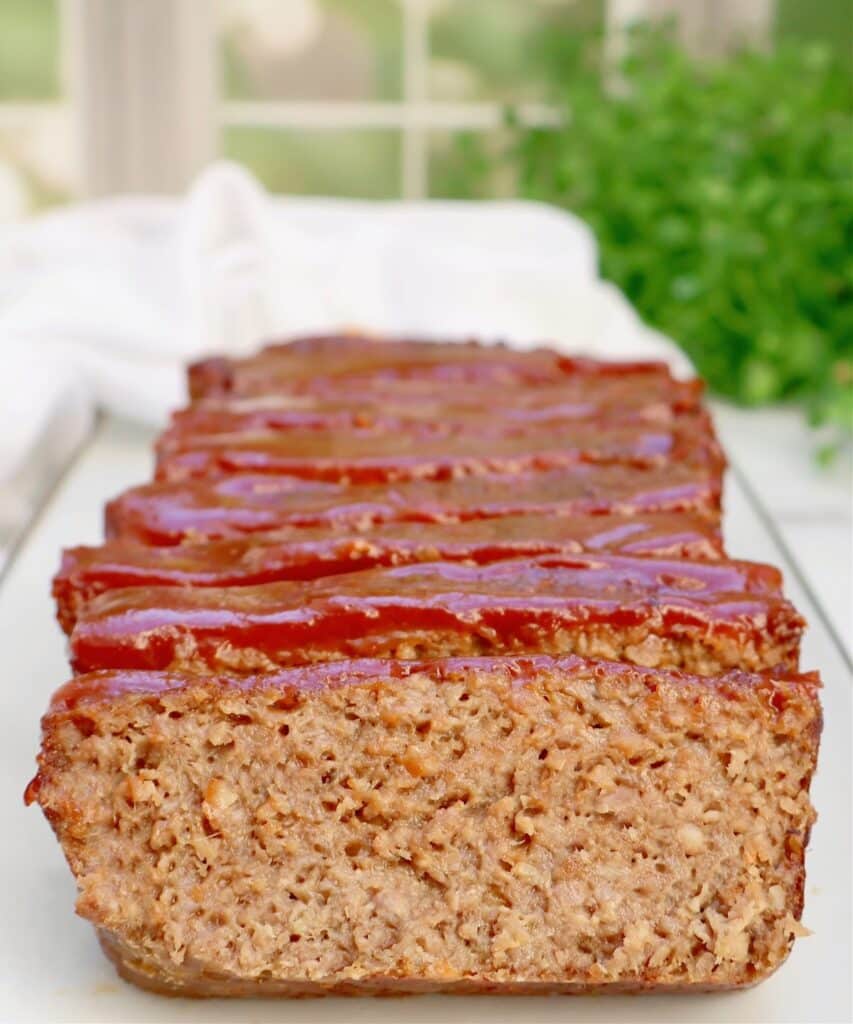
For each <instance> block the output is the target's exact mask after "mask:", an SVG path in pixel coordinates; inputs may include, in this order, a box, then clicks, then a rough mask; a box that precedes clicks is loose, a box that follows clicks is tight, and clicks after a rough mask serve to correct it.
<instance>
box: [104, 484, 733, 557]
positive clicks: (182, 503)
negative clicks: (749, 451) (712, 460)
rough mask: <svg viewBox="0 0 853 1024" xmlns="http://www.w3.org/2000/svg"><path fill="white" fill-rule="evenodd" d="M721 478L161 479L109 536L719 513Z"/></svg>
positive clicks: (110, 510) (110, 513) (211, 535)
mask: <svg viewBox="0 0 853 1024" xmlns="http://www.w3.org/2000/svg"><path fill="white" fill-rule="evenodd" d="M720 489H721V477H720V473H719V472H718V471H716V470H711V469H709V468H707V467H702V466H682V465H671V466H668V467H649V468H648V469H644V470H642V471H638V470H636V469H634V468H631V467H627V466H591V465H577V466H573V467H571V468H569V469H563V470H559V471H554V472H550V473H510V474H485V475H483V476H472V477H464V478H462V479H459V480H445V481H423V480H415V481H406V482H403V483H397V484H394V485H391V486H389V485H385V486H376V485H373V486H356V487H350V486H348V485H346V484H342V483H329V482H323V481H318V480H302V479H300V478H298V477H290V476H275V475H269V476H264V475H260V474H252V473H247V474H246V473H244V474H232V475H228V476H223V477H220V478H216V479H209V480H207V479H206V480H188V481H176V482H168V483H164V482H160V483H155V484H148V485H145V486H142V487H134V488H131V489H130V490H128V491H125V492H124V493H123V494H122V495H120V496H119V497H118V498H116V499H114V500H113V501H111V502H110V503H109V504H108V505H107V510H106V524H107V534H108V536H111V537H116V536H131V537H135V538H136V539H138V540H142V541H144V542H145V543H148V544H178V543H180V542H181V541H183V540H188V539H193V538H195V539H197V540H201V539H217V538H228V537H237V536H241V535H244V534H249V533H258V532H268V531H270V530H278V529H281V528H285V527H306V526H307V527H325V528H327V529H337V530H351V529H363V528H364V527H366V526H367V525H368V524H371V523H388V522H421V523H426V522H440V523H447V522H453V521H457V520H471V519H481V518H482V519H491V518H502V517H505V516H510V515H519V514H531V513H540V514H545V515H599V514H609V513H627V514H637V513H644V512H649V511H660V510H681V509H693V510H701V511H703V512H707V514H708V516H709V518H711V519H716V517H717V515H718V514H719V504H720Z"/></svg>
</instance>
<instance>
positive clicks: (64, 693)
mask: <svg viewBox="0 0 853 1024" xmlns="http://www.w3.org/2000/svg"><path fill="white" fill-rule="evenodd" d="M483 673H489V674H496V675H502V676H504V677H505V678H506V679H507V680H508V681H509V682H511V683H512V684H513V685H514V686H517V687H523V686H526V685H528V684H529V683H530V682H531V681H533V680H534V679H535V678H536V677H537V675H539V674H541V673H548V674H553V675H556V676H564V677H567V678H571V677H573V676H577V675H579V674H581V673H583V674H588V675H589V676H591V677H593V678H596V679H602V680H603V679H614V680H626V681H627V680H631V679H638V678H639V679H643V680H644V681H645V682H646V685H647V686H648V687H649V688H650V689H657V688H659V687H660V686H661V685H663V684H666V683H672V684H675V685H677V686H694V687H704V688H708V689H715V690H719V691H721V692H723V693H731V694H732V695H735V694H736V693H737V691H738V690H740V689H744V688H749V689H752V690H755V689H759V690H763V691H766V693H767V696H768V699H771V698H772V697H773V696H774V694H775V693H776V688H777V685H778V682H779V681H781V680H784V681H786V682H788V683H793V684H795V685H797V686H799V687H802V688H803V690H805V691H806V692H807V693H809V694H816V693H817V691H818V690H819V689H820V679H819V677H818V675H817V673H816V672H806V673H791V674H790V675H788V674H786V675H784V676H774V675H770V674H765V673H751V672H742V671H737V670H733V671H731V672H725V673H722V674H720V675H717V676H696V675H691V674H690V673H687V672H678V671H674V670H670V669H650V668H640V667H638V666H636V665H629V664H626V663H624V662H615V661H601V660H596V661H590V660H588V659H586V658H580V657H578V656H577V655H574V654H565V655H560V656H559V657H551V656H549V655H547V654H538V655H526V656H520V657H500V658H493V657H476V658H440V659H436V660H430V661H415V660H413V661H399V660H397V659H391V658H360V659H359V658H355V659H352V660H348V661H342V662H335V661H332V662H323V663H320V664H316V665H302V666H299V667H298V668H288V669H281V670H279V671H277V672H270V673H264V674H262V675H243V676H238V675H228V674H217V675H215V676H198V675H195V674H194V673H184V672H151V671H144V670H143V671H139V670H132V669H130V670H128V669H119V670H109V669H106V670H101V671H98V672H90V673H87V674H85V675H79V676H76V677H75V678H74V679H72V680H70V681H69V682H67V683H65V685H64V686H61V687H60V688H59V689H58V690H57V691H56V692H55V693H54V694H53V698H52V700H51V704H50V711H49V714H64V713H67V712H74V711H77V710H79V709H85V707H86V706H91V705H97V704H108V703H110V702H111V701H114V700H116V699H117V698H119V697H124V696H128V695H130V696H134V695H138V696H140V697H143V698H144V697H152V698H155V699H156V698H157V697H158V696H159V695H161V694H165V693H174V692H178V691H181V690H188V689H192V688H195V687H199V686H205V687H210V688H212V689H213V690H215V691H220V692H222V693H224V694H227V693H228V692H229V691H232V690H236V691H243V692H252V691H263V692H271V693H281V694H284V695H289V696H291V697H292V700H293V706H294V707H296V706H298V704H299V702H300V694H304V693H316V692H318V691H322V690H328V689H337V688H340V687H343V686H362V685H364V684H367V683H372V682H375V681H382V682H391V683H395V682H397V683H404V682H405V681H406V680H407V679H408V678H410V677H411V676H413V675H419V674H426V675H428V676H429V677H430V678H431V679H434V680H435V681H436V682H437V683H439V684H441V683H454V682H460V681H463V680H464V679H465V678H466V677H469V676H480V675H482V674H483ZM770 706H773V707H774V709H775V710H777V711H778V712H779V713H782V712H783V711H784V707H777V704H776V703H774V704H772V705H770Z"/></svg>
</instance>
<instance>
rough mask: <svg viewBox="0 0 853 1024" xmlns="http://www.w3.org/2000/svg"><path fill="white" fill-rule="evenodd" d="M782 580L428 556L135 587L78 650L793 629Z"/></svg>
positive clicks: (115, 596)
mask: <svg viewBox="0 0 853 1024" xmlns="http://www.w3.org/2000/svg"><path fill="white" fill-rule="evenodd" d="M780 588H781V576H780V574H779V573H778V571H777V570H775V569H773V568H772V567H770V566H764V565H759V564H756V563H747V562H728V561H722V562H720V561H717V562H698V561H691V562H685V561H674V560H666V559H650V558H628V557H623V556H616V555H596V556H575V557H573V558H571V559H569V558H559V557H549V556H545V557H540V558H535V559H514V560H510V561H506V562H496V563H493V564H491V565H485V566H473V565H466V564H460V563H451V562H430V563H423V564H415V565H408V566H400V567H396V568H391V569H371V570H366V571H363V572H355V573H348V574H344V575H339V576H333V577H324V578H321V579H317V580H311V581H308V582H283V583H269V584H264V585H261V586H257V587H237V588H233V587H232V588H224V589H220V588H216V587H205V588H186V589H184V588H176V587H131V588H127V589H119V590H112V591H108V592H107V593H104V594H102V595H100V596H99V597H96V598H94V599H93V600H92V602H91V603H90V604H89V605H87V607H86V608H85V609H84V611H83V613H82V615H81V617H80V618H79V619H78V621H77V624H76V625H75V627H74V631H73V633H72V635H71V652H72V660H73V663H74V665H75V668H76V669H78V670H81V671H85V670H88V669H92V668H122V667H124V668H155V669H165V668H168V667H169V666H170V665H172V664H177V663H180V662H181V660H182V658H183V657H184V652H185V651H186V650H187V646H186V642H187V640H188V639H189V638H192V644H191V649H192V651H193V652H194V654H193V656H196V655H197V656H198V657H201V658H202V659H206V660H209V661H211V663H213V662H215V661H216V660H217V658H218V657H219V654H218V652H219V650H220V648H221V645H227V646H228V649H229V650H230V651H241V650H248V649H251V650H253V651H258V652H261V653H262V654H265V655H268V656H269V657H270V658H271V660H273V661H274V660H275V659H276V657H277V656H278V655H279V652H287V653H288V657H289V658H291V659H294V660H296V656H298V655H299V652H300V651H303V650H308V649H312V650H313V649H323V650H327V651H334V650H340V651H341V652H342V653H343V651H344V650H345V645H346V644H348V643H349V642H350V641H352V640H354V639H358V640H359V641H364V640H365V639H366V638H373V637H376V638H385V637H393V636H403V635H405V634H406V633H410V632H415V631H436V632H441V631H450V632H452V633H456V634H464V633H470V634H471V635H489V636H490V637H492V638H493V639H497V640H498V642H500V643H502V644H511V643H514V642H516V641H517V639H518V637H524V636H526V635H528V633H529V632H530V631H531V630H533V631H534V632H535V631H536V630H548V631H555V630H559V629H572V628H575V627H578V626H581V625H583V626H590V625H594V624H600V625H603V626H605V627H610V628H612V629H616V630H620V629H627V628H630V627H632V626H637V625H641V624H643V623H648V622H652V623H655V624H656V625H657V626H658V627H659V628H662V629H664V630H665V631H666V632H671V631H672V630H675V631H676V632H679V633H682V634H683V633H685V632H698V634H699V635H702V636H704V635H705V633H707V631H709V630H714V631H716V632H720V631H722V632H727V633H730V634H731V635H732V636H735V637H737V638H738V639H739V640H741V641H742V640H743V639H744V637H748V636H754V637H756V638H757V639H761V638H763V637H766V636H768V635H771V636H776V635H779V636H782V637H783V638H784V639H785V640H786V641H790V640H796V639H797V638H798V637H799V633H800V632H801V630H802V626H803V623H802V620H801V619H800V618H799V616H798V615H797V614H796V612H795V611H794V609H793V608H792V607H791V605H790V604H789V603H788V602H787V601H786V600H785V599H784V598H783V597H782V596H781V593H780ZM372 643H373V641H371V644H372ZM377 653H378V649H377ZM299 660H302V659H301V657H300V659H299ZM305 660H310V659H305Z"/></svg>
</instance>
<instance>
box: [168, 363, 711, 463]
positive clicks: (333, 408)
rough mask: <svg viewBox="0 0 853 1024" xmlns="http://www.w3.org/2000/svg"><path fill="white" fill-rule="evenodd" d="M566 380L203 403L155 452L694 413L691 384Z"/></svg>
mask: <svg viewBox="0 0 853 1024" xmlns="http://www.w3.org/2000/svg"><path fill="white" fill-rule="evenodd" d="M569 380H570V383H566V384H563V385H561V386H558V387H542V388H531V389H527V390H523V389H522V390H519V389H518V388H513V389H511V390H509V391H496V390H495V389H494V388H487V389H485V390H482V391H473V392H472V389H471V388H470V387H466V388H462V389H459V390H454V389H450V390H448V389H442V393H441V396H440V397H437V396H434V395H420V396H419V395H414V396H411V397H408V398H405V399H401V398H400V396H399V395H398V394H397V392H396V390H395V388H394V387H393V386H392V387H387V386H383V385H381V384H376V385H375V386H374V387H372V388H370V387H368V388H364V389H363V390H362V391H360V392H359V396H358V401H357V402H353V400H352V398H350V397H346V396H340V397H336V396H334V395H332V396H323V395H322V394H321V395H285V394H273V395H260V396H255V397H248V398H239V397H238V398H209V399H203V400H201V401H198V402H196V403H194V404H193V405H191V406H189V407H187V408H185V409H179V410H178V411H177V412H175V413H173V414H172V419H171V426H170V427H169V429H168V430H167V431H166V432H165V434H164V435H163V437H162V438H161V441H160V445H159V447H160V449H161V450H164V451H165V450H167V449H168V448H169V447H170V446H172V445H173V444H174V443H175V442H177V441H179V440H181V439H182V438H187V437H191V436H194V435H198V434H236V433H243V432H247V431H253V432H257V431H289V430H347V431H349V432H357V433H360V434H361V435H363V436H370V435H371V434H382V433H388V432H393V431H405V432H408V433H417V434H419V435H427V436H429V435H436V436H446V435H447V434H458V433H463V432H464V431H467V430H472V429H473V430H474V431H475V432H476V433H478V434H488V433H490V432H494V433H505V434H509V433H513V432H520V431H521V430H523V429H530V427H531V426H535V425H536V424H540V425H541V424H543V423H553V424H558V423H563V422H566V421H568V422H574V421H584V420H602V419H606V420H607V421H608V422H609V423H620V422H628V423H638V424H642V423H651V424H669V423H672V421H673V420H674V419H675V417H677V416H678V415H679V414H681V413H685V412H695V411H696V410H697V409H698V407H699V401H700V399H701V396H702V390H703V389H702V384H701V382H700V381H699V380H697V379H695V378H694V379H693V380H687V381H672V380H668V379H666V378H664V377H655V376H652V377H651V378H650V379H649V380H648V381H647V382H646V383H645V384H644V386H643V388H642V389H638V388H637V387H636V386H635V385H634V382H633V381H630V379H629V381H628V382H627V383H626V382H625V381H624V380H622V379H620V378H618V377H601V378H598V379H594V380H593V381H592V382H590V381H589V380H584V381H582V382H580V381H576V380H574V379H572V378H570V379H569ZM581 384H582V385H583V386H580V385H581Z"/></svg>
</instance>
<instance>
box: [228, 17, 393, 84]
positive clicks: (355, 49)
mask: <svg viewBox="0 0 853 1024" xmlns="http://www.w3.org/2000/svg"><path fill="white" fill-rule="evenodd" d="M219 17H220V26H221V40H222V63H223V69H224V77H225V96H226V98H227V99H234V100H248V99H252V100H258V99H278V100H306V99H315V100H373V99H380V100H391V99H399V97H400V82H401V77H402V76H401V57H400V53H401V38H402V34H401V24H402V22H401V13H400V4H399V3H398V2H397V0H359V2H358V3H351V2H348V0H287V2H286V3H285V2H282V0H219Z"/></svg>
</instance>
